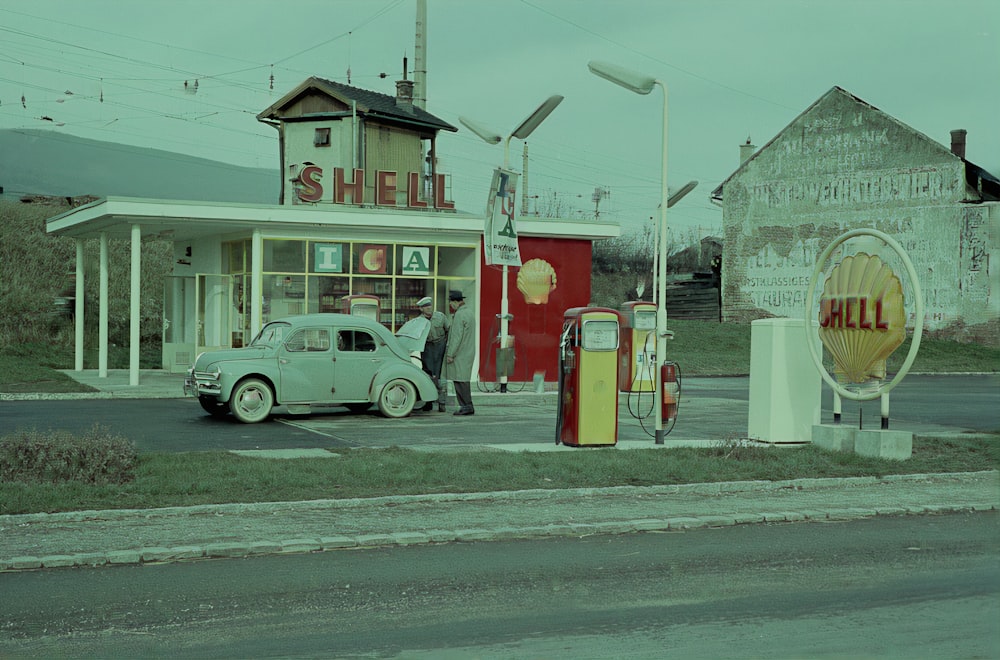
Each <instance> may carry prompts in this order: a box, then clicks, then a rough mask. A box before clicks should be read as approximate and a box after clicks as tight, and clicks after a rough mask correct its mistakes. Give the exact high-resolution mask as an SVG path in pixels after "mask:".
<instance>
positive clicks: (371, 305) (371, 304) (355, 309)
mask: <svg viewBox="0 0 1000 660" xmlns="http://www.w3.org/2000/svg"><path fill="white" fill-rule="evenodd" d="M341 303H342V304H341V312H343V313H344V314H354V315H355V316H363V317H365V318H366V319H371V320H372V321H375V322H376V323H378V322H379V313H380V311H381V310H380V302H379V299H378V296H373V295H371V294H367V293H358V294H355V295H353V296H344V297H343V298H341Z"/></svg>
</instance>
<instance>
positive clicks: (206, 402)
mask: <svg viewBox="0 0 1000 660" xmlns="http://www.w3.org/2000/svg"><path fill="white" fill-rule="evenodd" d="M198 403H200V404H201V407H202V408H203V409H204V410H205V412H207V413H208V414H209V415H211V416H212V417H225V416H226V415H228V414H229V406H227V405H226V404H224V403H222V402H221V401H219V400H218V399H216V398H215V397H214V396H204V395H202V396H199V397H198Z"/></svg>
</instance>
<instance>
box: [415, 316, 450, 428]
mask: <svg viewBox="0 0 1000 660" xmlns="http://www.w3.org/2000/svg"><path fill="white" fill-rule="evenodd" d="M417 307H418V308H420V313H421V314H423V315H424V316H425V317H427V320H428V321H430V325H431V329H430V330H429V331H428V332H427V341H426V342H425V343H424V352H423V353H421V354H420V359H421V361H423V364H424V371H426V372H427V374H428V375H429V376H430V377H431V380H433V381H434V384H435V385H437V388H438V400H437V403H438V412H444V408H445V403H447V401H448V384H447V381H445V380H444V379H443V378H441V366H442V363H443V362H444V348H445V339H446V338H447V336H448V328H449V327H451V321H450V320H448V317H447V316H446V315H445V314H444V312H439V311H437V310H436V309H434V300H433V299H432V298H431V297H430V296H425V297H423V298H421V299H420V300H418V301H417ZM433 409H434V402H433V401H428V402H427V403H426V404H424V410H425V411H430V410H433Z"/></svg>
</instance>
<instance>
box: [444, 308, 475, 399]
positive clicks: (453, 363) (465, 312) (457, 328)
mask: <svg viewBox="0 0 1000 660" xmlns="http://www.w3.org/2000/svg"><path fill="white" fill-rule="evenodd" d="M448 307H450V308H451V312H452V314H453V316H452V317H451V329H450V330H449V331H448V345H447V348H445V351H444V361H445V365H444V376H445V378H447V379H448V380H451V381H452V382H454V383H455V398H457V399H458V410H457V411H456V412H455V414H456V415H474V414H476V410H475V408H473V407H472V386H471V382H472V363H473V362H475V359H476V337H475V334H476V319H475V318H474V317H473V316H472V310H471V309H469V307H468V306H467V305H466V304H465V296H464V295H463V294H462V292H461V291H451V292H450V293H449V294H448Z"/></svg>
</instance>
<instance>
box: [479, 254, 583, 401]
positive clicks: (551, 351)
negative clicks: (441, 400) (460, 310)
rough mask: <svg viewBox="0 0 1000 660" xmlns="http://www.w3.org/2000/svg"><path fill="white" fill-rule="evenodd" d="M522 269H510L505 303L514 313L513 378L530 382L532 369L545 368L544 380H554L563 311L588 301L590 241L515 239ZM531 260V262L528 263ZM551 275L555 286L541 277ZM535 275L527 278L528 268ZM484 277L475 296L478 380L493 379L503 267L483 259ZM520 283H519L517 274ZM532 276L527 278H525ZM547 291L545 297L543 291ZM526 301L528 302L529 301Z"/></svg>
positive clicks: (512, 324)
mask: <svg viewBox="0 0 1000 660" xmlns="http://www.w3.org/2000/svg"><path fill="white" fill-rule="evenodd" d="M519 245H520V248H521V263H522V264H524V266H522V268H520V269H519V268H513V267H512V268H510V269H509V273H508V278H509V279H508V285H507V286H508V289H507V294H508V308H509V311H510V313H511V314H513V316H514V320H513V321H511V323H510V330H509V332H510V334H511V335H512V336H513V337H514V355H515V364H514V372H513V374H512V375H511V376H510V377H509V380H510V381H511V382H518V383H520V382H531V380H532V377H533V375H534V374H535V372H538V371H543V372H545V380H546V381H548V382H555V381H556V380H557V378H558V373H557V369H558V368H559V353H558V346H559V333H560V332H561V331H562V322H563V314H564V313H565V311H566V310H567V309H570V308H571V307H586V306H587V305H589V304H590V262H591V247H592V243H591V242H590V241H589V240H570V239H564V238H560V239H555V238H525V237H521V238H520V239H519ZM533 260H537V261H534V263H530V264H529V262H532V261H533ZM549 267H551V272H554V274H555V283H554V287H553V286H552V285H551V284H550V283H549V282H550V280H546V279H544V278H543V277H537V276H539V275H541V276H544V275H545V274H546V273H547V272H549ZM532 271H533V272H534V275H535V276H536V277H534V278H529V275H530V274H531V272H532ZM482 273H483V278H482V279H483V281H482V286H481V295H480V300H479V307H480V309H479V318H480V333H481V334H480V338H479V342H480V343H479V345H480V354H479V365H480V366H479V379H480V380H481V381H484V382H496V380H497V378H496V349H497V346H498V345H499V342H498V335H499V334H500V321H499V320H498V319H497V315H498V314H499V313H500V296H501V288H502V281H503V271H502V269H501V267H500V266H487V265H485V263H483V264H482ZM519 274H520V275H521V279H522V287H523V288H525V289H528V293H527V294H526V293H525V292H524V291H522V290H521V289H519V288H518V275H519ZM528 279H533V280H534V281H532V282H528V281H526V280H528ZM546 292H547V296H546V295H545V294H546ZM529 300H530V301H531V302H529Z"/></svg>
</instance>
